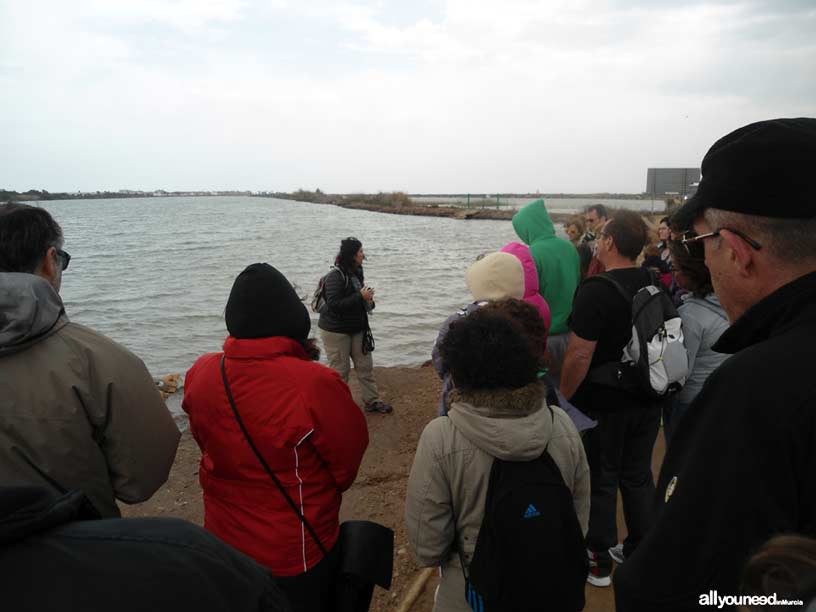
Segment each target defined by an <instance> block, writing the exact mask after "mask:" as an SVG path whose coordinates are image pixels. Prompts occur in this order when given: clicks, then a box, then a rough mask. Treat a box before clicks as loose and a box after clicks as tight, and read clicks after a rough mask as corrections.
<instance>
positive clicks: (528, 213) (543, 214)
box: [513, 199, 555, 244]
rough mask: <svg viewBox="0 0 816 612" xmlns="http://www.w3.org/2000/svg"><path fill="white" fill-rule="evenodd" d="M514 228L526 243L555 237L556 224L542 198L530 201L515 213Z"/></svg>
mask: <svg viewBox="0 0 816 612" xmlns="http://www.w3.org/2000/svg"><path fill="white" fill-rule="evenodd" d="M513 229H514V230H516V235H517V236H518V237H519V238H521V241H522V242H523V243H524V244H532V243H534V242H536V241H537V240H544V239H545V238H554V237H555V226H554V225H553V222H552V219H551V218H550V213H549V212H547V207H546V205H545V204H544V200H542V199H539V200H535V201H534V202H530V203H529V204H527V206H525V207H524V208H522V209H521V210H519V211H518V212H517V213H516V214H515V215H513Z"/></svg>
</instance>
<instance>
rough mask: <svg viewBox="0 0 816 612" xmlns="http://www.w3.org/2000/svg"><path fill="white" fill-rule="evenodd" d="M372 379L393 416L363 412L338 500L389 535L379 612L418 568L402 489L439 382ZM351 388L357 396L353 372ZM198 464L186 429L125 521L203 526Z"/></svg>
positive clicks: (407, 371) (416, 376) (397, 600)
mask: <svg viewBox="0 0 816 612" xmlns="http://www.w3.org/2000/svg"><path fill="white" fill-rule="evenodd" d="M376 374H377V382H378V385H379V387H380V395H381V397H383V398H384V399H385V400H387V401H389V402H391V403H392V404H393V405H394V413H393V414H390V415H383V414H367V415H366V418H367V420H368V427H369V438H370V441H369V446H368V450H367V451H366V455H365V458H364V459H363V464H362V466H361V468H360V473H359V475H358V477H357V480H356V482H355V483H354V485H353V486H352V487H351V489H350V490H349V491H347V492H346V493H345V495H344V496H343V506H342V509H341V513H340V520H341V521H342V520H348V519H367V520H372V521H376V522H378V523H381V524H383V525H386V526H387V527H390V528H391V529H393V530H394V580H393V584H392V586H391V590H390V591H384V590H382V589H380V588H377V589H376V591H375V594H374V601H373V602H372V606H371V610H372V611H373V612H385V611H386V610H395V609H397V608H398V607H399V605H400V604H401V603H402V601H403V599H404V597H405V595H406V593H407V591H408V590H409V588H410V586H411V584H412V582H413V581H414V580H415V579H416V578H417V577H418V576H419V575H420V572H421V569H422V568H420V567H419V566H417V564H416V563H415V562H414V560H413V558H412V556H411V552H410V550H409V548H408V544H407V541H406V537H405V527H404V518H403V516H404V508H405V488H406V484H407V480H408V472H409V471H410V468H411V463H412V461H413V457H414V451H415V450H416V444H417V440H418V439H419V435H420V433H421V432H422V429H423V428H424V427H425V425H426V424H427V423H428V421H430V420H431V419H432V418H434V417H435V416H436V410H437V402H438V397H439V392H440V389H441V385H440V381H439V379H438V378H437V376H436V372H435V371H434V369H433V368H431V367H423V368H377V369H376ZM351 388H352V391H353V392H355V396H356V393H357V386H356V381H355V380H354V375H353V374H352V380H351ZM663 454H664V443H663V435H662V432H661V434H660V437H659V439H658V443H657V445H656V447H655V452H654V455H653V461H652V467H653V470H654V473H655V474H657V470H658V469H659V466H660V462H661V461H662V459H663ZM199 459H200V453H199V450H198V446H197V445H196V443H195V441H194V440H193V438H192V436H191V435H190V434H189V432H185V433H184V435H183V436H182V439H181V443H180V444H179V449H178V453H177V454H176V460H175V463H174V464H173V468H172V470H171V473H170V477H169V479H168V481H167V483H165V485H164V486H163V487H162V488H161V489H160V490H159V491H158V492H157V493H156V494H155V495H154V496H153V497H152V498H151V499H150V500H149V501H147V502H145V503H142V504H137V505H133V506H122V514H123V516H130V517H134V516H173V517H178V518H183V519H186V520H189V521H192V522H194V523H197V524H199V525H201V524H203V520H204V511H203V505H202V498H201V488H200V487H199V484H198V462H199ZM622 514H623V513H622V512H621V511H620V504H619V510H618V526H619V529H620V533H621V538H622V537H623V536H624V535H625V527H624V526H623V524H622ZM437 582H438V581H437V578H436V575H434V576H433V577H432V578H431V579H430V580H429V581H428V582H427V584H426V586H425V588H424V590H423V592H422V594H421V595H420V597H419V598H418V600H417V601H416V603H415V604H414V606H413V607H412V608H411V610H412V611H413V612H430V610H431V609H432V607H433V593H434V589H435V588H436V584H437ZM614 609H615V607H614V598H613V593H612V589H611V588H605V589H600V588H596V587H592V586H590V585H587V606H586V608H585V610H586V612H611V611H613V610H614Z"/></svg>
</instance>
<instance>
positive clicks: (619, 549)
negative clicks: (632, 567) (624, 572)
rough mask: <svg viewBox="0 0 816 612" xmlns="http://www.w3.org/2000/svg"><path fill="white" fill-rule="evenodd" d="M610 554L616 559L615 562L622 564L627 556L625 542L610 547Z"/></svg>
mask: <svg viewBox="0 0 816 612" xmlns="http://www.w3.org/2000/svg"><path fill="white" fill-rule="evenodd" d="M609 556H610V557H612V558H613V559H614V560H615V563H617V564H618V565H621V564H622V563H623V562H624V561H626V557H624V556H623V544H618V545H617V546H613V547H612V548H610V549H609Z"/></svg>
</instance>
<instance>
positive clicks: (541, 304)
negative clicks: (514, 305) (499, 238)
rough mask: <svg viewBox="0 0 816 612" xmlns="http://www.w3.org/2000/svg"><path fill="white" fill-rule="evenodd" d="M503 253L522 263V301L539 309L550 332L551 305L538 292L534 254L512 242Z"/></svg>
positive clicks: (520, 244)
mask: <svg viewBox="0 0 816 612" xmlns="http://www.w3.org/2000/svg"><path fill="white" fill-rule="evenodd" d="M502 253H510V254H511V255H515V256H516V257H517V258H518V259H519V261H521V266H522V268H524V297H523V298H522V299H523V300H524V301H525V302H527V303H529V304H532V305H533V306H535V307H536V308H537V309H538V313H539V314H540V315H541V318H542V319H544V323H545V325H546V326H547V329H548V330H549V329H550V323H552V314H551V313H550V306H549V304H547V301H546V300H545V299H544V298H543V297H541V294H540V293H539V292H538V269H537V268H536V264H535V259H533V254H532V253H531V252H530V247H528V246H527V245H526V244H522V243H521V242H511V243H510V244H507V245H505V246H504V247H503V248H502ZM545 342H546V338H545Z"/></svg>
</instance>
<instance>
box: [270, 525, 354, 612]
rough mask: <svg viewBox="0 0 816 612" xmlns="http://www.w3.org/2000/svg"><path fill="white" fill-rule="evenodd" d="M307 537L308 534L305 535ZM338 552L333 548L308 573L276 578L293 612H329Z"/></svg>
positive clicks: (333, 591) (334, 597)
mask: <svg viewBox="0 0 816 612" xmlns="http://www.w3.org/2000/svg"><path fill="white" fill-rule="evenodd" d="M307 535H308V534H307ZM339 557H340V555H339V551H338V547H337V546H335V547H334V548H333V549H332V550H330V551H329V554H328V556H327V557H325V558H323V559H321V560H320V561H319V562H318V564H317V565H315V566H314V567H313V568H312V569H310V570H309V571H308V572H305V573H303V574H298V575H297V576H283V577H276V578H275V581H276V582H277V583H278V586H279V587H280V589H281V590H282V591H283V592H284V593H285V594H286V597H287V598H288V599H289V604H290V605H291V606H292V611H293V612H331V611H332V610H334V603H335V599H336V590H337V566H338V563H339Z"/></svg>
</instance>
